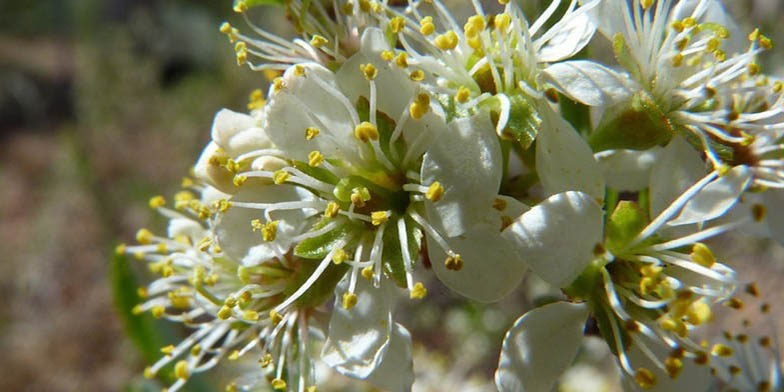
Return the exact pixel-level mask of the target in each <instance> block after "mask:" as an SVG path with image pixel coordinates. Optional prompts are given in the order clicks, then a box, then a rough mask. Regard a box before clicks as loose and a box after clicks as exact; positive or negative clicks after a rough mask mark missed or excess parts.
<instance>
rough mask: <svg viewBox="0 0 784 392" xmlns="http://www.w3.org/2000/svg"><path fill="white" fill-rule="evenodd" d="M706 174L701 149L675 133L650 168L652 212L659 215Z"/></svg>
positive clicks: (652, 214) (653, 214)
mask: <svg viewBox="0 0 784 392" xmlns="http://www.w3.org/2000/svg"><path fill="white" fill-rule="evenodd" d="M705 174H706V172H705V164H704V163H703V161H702V159H701V158H700V154H699V152H697V150H695V149H694V148H692V146H691V145H690V144H689V143H688V142H687V141H686V140H685V139H683V138H682V137H680V136H676V137H674V138H673V139H672V140H671V141H670V143H669V144H668V145H667V147H665V148H664V150H663V151H662V153H661V154H660V155H659V158H658V159H657V160H656V163H654V165H653V167H652V168H651V177H650V200H651V216H657V215H659V214H660V213H661V212H662V211H664V209H665V208H667V206H669V205H670V204H671V203H672V202H673V201H675V199H677V198H678V196H680V195H681V194H682V193H683V191H685V190H686V189H688V188H689V187H690V186H692V185H693V184H694V183H695V182H697V181H698V180H699V179H700V178H702V177H703V176H705Z"/></svg>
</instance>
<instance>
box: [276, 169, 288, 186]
mask: <svg viewBox="0 0 784 392" xmlns="http://www.w3.org/2000/svg"><path fill="white" fill-rule="evenodd" d="M289 178H291V174H289V172H287V171H285V170H283V169H281V170H278V171H276V172H275V173H274V174H273V175H272V182H274V183H275V184H276V185H280V184H283V183H285V182H286V181H288V179H289Z"/></svg>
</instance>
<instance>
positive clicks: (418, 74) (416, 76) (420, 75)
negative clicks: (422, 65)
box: [408, 69, 425, 82]
mask: <svg viewBox="0 0 784 392" xmlns="http://www.w3.org/2000/svg"><path fill="white" fill-rule="evenodd" d="M408 77H409V79H411V80H413V81H415V82H421V81H423V80H425V73H424V72H422V71H421V70H419V69H417V70H414V71H411V73H410V74H408Z"/></svg>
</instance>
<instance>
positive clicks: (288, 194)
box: [215, 184, 312, 266]
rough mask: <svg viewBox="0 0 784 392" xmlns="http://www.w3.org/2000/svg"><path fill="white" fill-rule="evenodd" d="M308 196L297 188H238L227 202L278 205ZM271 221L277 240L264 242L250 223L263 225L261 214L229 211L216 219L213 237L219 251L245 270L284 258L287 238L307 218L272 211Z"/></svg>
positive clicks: (296, 213) (299, 213)
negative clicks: (272, 221) (275, 225)
mask: <svg viewBox="0 0 784 392" xmlns="http://www.w3.org/2000/svg"><path fill="white" fill-rule="evenodd" d="M310 199H312V196H311V195H310V194H309V193H308V192H307V191H303V190H302V189H301V188H298V187H294V186H290V185H250V184H248V185H245V186H243V187H241V188H240V192H238V193H237V194H236V195H234V197H232V199H231V201H233V202H249V203H278V202H287V201H300V200H310ZM270 215H271V217H272V219H273V220H278V228H277V238H276V240H275V241H274V242H266V241H264V240H263V239H262V238H261V233H260V232H258V231H255V232H254V231H253V229H252V227H251V221H252V220H253V219H259V220H260V221H261V222H262V223H263V222H265V219H264V212H263V210H257V209H250V208H242V207H236V206H235V207H231V208H229V209H228V210H227V211H226V212H225V213H224V214H223V215H222V216H221V218H220V221H218V224H217V225H216V227H215V234H216V236H217V237H218V242H219V244H220V247H221V249H223V251H224V252H225V253H226V255H227V256H229V257H230V258H231V259H232V260H234V261H236V262H242V264H243V265H245V266H253V265H258V264H259V263H261V262H263V261H265V260H268V259H271V258H274V257H276V256H277V255H280V254H285V253H286V252H288V248H289V246H291V241H290V238H291V237H293V236H295V235H297V234H299V233H298V232H297V230H298V229H299V228H300V227H301V226H302V223H303V222H304V221H305V218H306V217H307V216H308V211H307V210H302V209H296V210H286V211H273V212H271V213H270Z"/></svg>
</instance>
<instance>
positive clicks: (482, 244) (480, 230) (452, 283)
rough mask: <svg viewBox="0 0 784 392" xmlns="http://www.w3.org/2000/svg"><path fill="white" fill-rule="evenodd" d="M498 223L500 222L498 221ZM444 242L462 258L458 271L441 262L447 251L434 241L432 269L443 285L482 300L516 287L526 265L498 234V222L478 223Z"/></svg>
mask: <svg viewBox="0 0 784 392" xmlns="http://www.w3.org/2000/svg"><path fill="white" fill-rule="evenodd" d="M499 223H500V222H499ZM447 243H448V244H449V246H450V247H451V248H452V250H453V251H455V252H456V253H458V254H459V255H460V257H461V258H462V260H463V268H462V269H461V270H459V271H453V270H448V269H447V268H446V266H445V265H444V260H446V254H445V253H444V252H443V251H442V250H441V248H440V247H438V246H437V245H436V244H431V245H430V246H428V255H429V256H430V261H431V263H432V265H433V270H434V271H435V273H436V276H438V279H439V280H441V282H442V283H444V285H446V286H447V287H449V288H450V289H452V290H454V291H456V292H457V293H459V294H461V295H464V296H466V297H468V298H471V299H474V300H477V301H481V302H495V301H497V300H499V299H501V298H503V297H504V296H506V295H507V294H509V292H511V291H512V290H513V289H515V288H516V287H517V286H518V285H519V284H520V281H521V280H522V279H523V275H524V273H525V270H526V268H527V265H526V263H525V262H524V261H523V260H521V259H520V256H518V254H517V252H516V250H515V248H514V246H513V244H512V243H510V242H509V241H507V240H505V239H504V238H502V237H501V230H500V224H497V225H494V226H490V225H486V224H481V225H477V226H474V227H472V228H471V229H469V230H468V231H466V232H465V233H463V234H461V235H459V236H456V237H452V238H448V239H447Z"/></svg>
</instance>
